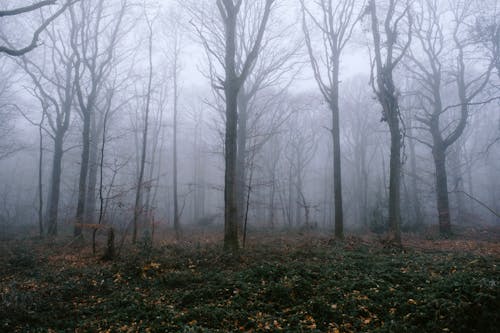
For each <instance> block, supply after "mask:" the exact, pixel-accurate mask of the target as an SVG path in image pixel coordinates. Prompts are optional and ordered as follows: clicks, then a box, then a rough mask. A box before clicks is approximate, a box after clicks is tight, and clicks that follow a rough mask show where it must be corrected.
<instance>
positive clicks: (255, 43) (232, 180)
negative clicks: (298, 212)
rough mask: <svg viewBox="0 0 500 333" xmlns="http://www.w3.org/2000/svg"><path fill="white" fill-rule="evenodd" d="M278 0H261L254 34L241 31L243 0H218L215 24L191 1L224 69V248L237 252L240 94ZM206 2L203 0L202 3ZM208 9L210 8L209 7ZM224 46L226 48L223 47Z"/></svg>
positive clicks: (210, 50)
mask: <svg viewBox="0 0 500 333" xmlns="http://www.w3.org/2000/svg"><path fill="white" fill-rule="evenodd" d="M274 2H275V0H265V1H264V0H261V2H259V4H262V6H260V8H261V11H260V12H257V13H255V16H254V17H255V22H254V25H255V26H256V27H257V28H256V34H255V35H254V36H253V38H250V37H249V36H245V39H242V38H241V35H239V34H238V30H239V29H240V24H241V16H242V5H243V3H244V1H242V0H236V1H235V0H217V1H216V7H217V12H218V16H219V17H218V18H216V23H215V26H214V25H213V24H207V23H206V22H213V21H211V20H206V19H205V16H206V15H207V13H204V12H203V10H200V8H201V4H200V3H199V2H196V3H191V4H190V5H187V7H188V9H189V11H190V13H191V14H192V15H193V16H194V18H196V19H197V20H199V21H200V22H199V23H200V26H196V24H193V26H194V27H195V29H196V30H197V33H198V36H199V37H200V40H201V42H202V44H203V46H204V47H205V50H206V52H207V54H208V60H209V64H210V70H211V71H212V72H214V73H216V72H217V70H222V71H224V78H222V77H220V76H218V75H217V74H216V75H214V77H216V78H217V81H215V82H213V85H214V87H216V88H217V89H220V90H221V91H223V92H224V94H223V95H224V96H223V98H224V102H225V107H224V108H225V134H224V158H225V176H224V249H225V250H226V251H228V252H233V253H234V252H237V251H238V249H239V240H238V221H239V217H240V215H239V214H238V196H237V194H238V189H237V186H238V178H237V177H238V175H237V150H238V148H237V146H238V140H237V137H238V135H237V132H238V94H239V93H240V91H241V88H242V87H243V85H244V83H245V81H246V80H247V78H248V76H249V75H250V73H251V72H252V71H253V69H254V65H255V62H256V60H257V58H258V57H259V52H260V51H261V46H262V41H263V38H264V32H265V30H266V26H267V23H268V21H269V17H270V14H271V11H272V7H273V4H274ZM202 4H203V3H202ZM205 9H207V8H205ZM242 44H243V45H246V48H245V50H246V52H245V54H244V55H243V54H242V55H238V47H239V45H242ZM221 46H223V48H222V47H221Z"/></svg>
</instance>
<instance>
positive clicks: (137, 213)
mask: <svg viewBox="0 0 500 333" xmlns="http://www.w3.org/2000/svg"><path fill="white" fill-rule="evenodd" d="M148 24H149V39H148V51H149V57H148V62H149V73H148V87H147V92H146V110H145V114H144V130H143V132H142V149H141V160H140V165H139V177H138V179H137V189H136V192H135V203H134V219H133V231H132V243H133V244H135V243H136V241H137V230H138V224H139V218H140V217H141V216H142V213H143V205H142V185H143V182H144V169H145V165H146V153H147V147H148V130H149V106H150V103H151V90H152V85H153V30H152V26H151V23H150V22H149V21H148Z"/></svg>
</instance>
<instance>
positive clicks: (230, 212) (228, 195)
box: [224, 78, 239, 252]
mask: <svg viewBox="0 0 500 333" xmlns="http://www.w3.org/2000/svg"><path fill="white" fill-rule="evenodd" d="M234 81H235V80H234V78H231V79H229V80H227V81H226V85H227V87H226V89H225V95H226V140H225V159H226V170H225V175H224V180H225V182H224V225H225V227H224V249H225V250H226V251H230V252H237V251H238V249H239V242H238V217H239V216H238V206H237V197H236V195H237V188H236V186H237V181H236V162H237V161H236V154H237V126H238V121H237V118H238V117H237V116H238V110H237V108H238V107H237V98H238V89H237V86H236V82H234Z"/></svg>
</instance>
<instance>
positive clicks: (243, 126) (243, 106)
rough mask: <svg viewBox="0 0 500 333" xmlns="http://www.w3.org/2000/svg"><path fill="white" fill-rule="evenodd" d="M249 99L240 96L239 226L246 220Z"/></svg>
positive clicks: (237, 168) (243, 95) (240, 94)
mask: <svg viewBox="0 0 500 333" xmlns="http://www.w3.org/2000/svg"><path fill="white" fill-rule="evenodd" d="M247 107H248V99H247V98H246V95H245V93H244V91H243V89H242V90H241V91H240V93H239V95H238V151H237V162H236V163H237V165H236V175H237V181H238V185H237V198H238V199H237V200H238V212H239V225H240V227H241V226H242V225H243V221H244V219H245V192H246V155H247V154H246V148H247V120H248V112H247Z"/></svg>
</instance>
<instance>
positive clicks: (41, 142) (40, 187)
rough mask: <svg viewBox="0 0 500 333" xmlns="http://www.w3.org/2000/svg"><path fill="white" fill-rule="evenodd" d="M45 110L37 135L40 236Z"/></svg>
mask: <svg viewBox="0 0 500 333" xmlns="http://www.w3.org/2000/svg"><path fill="white" fill-rule="evenodd" d="M44 119H45V112H44V113H43V114H42V120H41V121H40V126H39V127H38V135H39V138H40V147H39V155H38V228H39V232H40V236H43V182H42V179H43V127H42V126H43V121H44Z"/></svg>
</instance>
